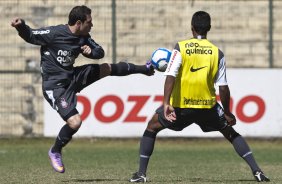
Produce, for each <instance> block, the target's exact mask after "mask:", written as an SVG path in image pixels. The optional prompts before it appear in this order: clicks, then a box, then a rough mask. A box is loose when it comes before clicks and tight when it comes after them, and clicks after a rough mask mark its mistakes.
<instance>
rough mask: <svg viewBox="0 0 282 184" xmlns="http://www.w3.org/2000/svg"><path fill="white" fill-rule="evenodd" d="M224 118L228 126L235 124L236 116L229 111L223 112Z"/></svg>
mask: <svg viewBox="0 0 282 184" xmlns="http://www.w3.org/2000/svg"><path fill="white" fill-rule="evenodd" d="M224 116H225V119H226V121H227V123H228V124H229V125H230V126H233V125H235V124H236V118H235V116H234V115H233V114H232V113H231V112H224Z"/></svg>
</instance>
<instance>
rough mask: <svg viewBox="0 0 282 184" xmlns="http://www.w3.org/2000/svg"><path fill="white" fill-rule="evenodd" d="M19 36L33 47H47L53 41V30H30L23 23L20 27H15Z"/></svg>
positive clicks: (51, 28) (50, 28)
mask: <svg viewBox="0 0 282 184" xmlns="http://www.w3.org/2000/svg"><path fill="white" fill-rule="evenodd" d="M17 30H18V33H19V36H20V37H22V38H23V39H24V40H25V41H26V42H28V43H31V44H35V45H48V44H50V43H51V42H52V41H53V38H54V34H55V29H53V27H46V28H39V29H32V28H30V27H29V26H28V25H26V24H25V22H24V21H23V23H22V25H20V26H19V27H17Z"/></svg>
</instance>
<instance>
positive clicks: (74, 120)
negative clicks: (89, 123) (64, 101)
mask: <svg viewBox="0 0 282 184" xmlns="http://www.w3.org/2000/svg"><path fill="white" fill-rule="evenodd" d="M81 123H82V121H81V118H80V115H78V114H76V115H74V116H72V117H70V118H69V119H68V120H67V124H68V125H69V126H70V127H71V128H72V129H74V130H78V129H79V128H80V126H81Z"/></svg>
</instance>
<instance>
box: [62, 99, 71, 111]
mask: <svg viewBox="0 0 282 184" xmlns="http://www.w3.org/2000/svg"><path fill="white" fill-rule="evenodd" d="M60 104H61V106H62V107H63V108H64V109H65V108H67V107H68V106H69V104H68V102H67V101H66V99H64V98H61V99H60Z"/></svg>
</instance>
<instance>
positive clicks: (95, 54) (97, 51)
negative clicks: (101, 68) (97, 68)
mask: <svg viewBox="0 0 282 184" xmlns="http://www.w3.org/2000/svg"><path fill="white" fill-rule="evenodd" d="M85 44H86V45H88V46H89V47H90V48H91V49H92V51H91V54H90V55H84V56H85V57H87V58H90V59H101V58H103V57H104V56H105V52H104V49H103V48H102V47H101V46H100V45H99V44H98V43H96V42H95V41H94V40H93V39H92V38H91V37H90V35H89V37H88V38H87V39H86V43H85Z"/></svg>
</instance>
